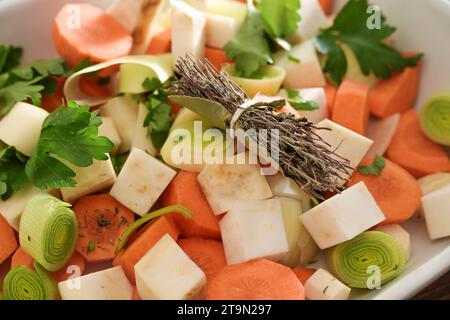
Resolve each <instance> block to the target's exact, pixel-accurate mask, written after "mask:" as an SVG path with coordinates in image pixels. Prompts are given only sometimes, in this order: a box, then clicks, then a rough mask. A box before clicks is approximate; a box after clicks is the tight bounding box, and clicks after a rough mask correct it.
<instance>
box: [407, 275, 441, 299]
mask: <svg viewBox="0 0 450 320" xmlns="http://www.w3.org/2000/svg"><path fill="white" fill-rule="evenodd" d="M414 299H417V300H450V272H448V273H447V274H446V275H445V276H443V277H442V278H440V279H439V280H437V281H436V282H435V283H433V284H432V285H430V286H429V287H428V288H426V289H425V290H424V291H422V292H421V293H419V294H418V295H417V296H415V297H414Z"/></svg>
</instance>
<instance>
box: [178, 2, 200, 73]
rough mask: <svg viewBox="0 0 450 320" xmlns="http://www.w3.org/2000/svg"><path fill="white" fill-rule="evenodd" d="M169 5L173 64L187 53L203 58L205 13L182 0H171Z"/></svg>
mask: <svg viewBox="0 0 450 320" xmlns="http://www.w3.org/2000/svg"><path fill="white" fill-rule="evenodd" d="M171 5H172V56H173V62H174V64H175V63H176V62H177V60H178V58H180V57H182V56H184V55H185V54H187V53H190V54H192V55H194V56H195V57H198V58H203V57H204V55H205V44H206V17H205V15H204V14H203V13H202V12H200V11H199V10H197V9H195V8H194V7H192V6H190V5H188V4H187V3H185V2H183V1H172V3H171Z"/></svg>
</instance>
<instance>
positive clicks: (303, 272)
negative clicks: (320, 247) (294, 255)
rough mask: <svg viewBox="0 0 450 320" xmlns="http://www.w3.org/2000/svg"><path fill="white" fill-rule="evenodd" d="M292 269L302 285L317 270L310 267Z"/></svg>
mask: <svg viewBox="0 0 450 320" xmlns="http://www.w3.org/2000/svg"><path fill="white" fill-rule="evenodd" d="M292 271H294V273H295V275H296V276H297V278H298V280H300V282H301V283H302V284H303V285H304V284H305V283H306V281H308V279H309V278H310V277H311V276H312V275H313V274H314V273H315V272H316V271H317V270H316V269H312V268H293V269H292Z"/></svg>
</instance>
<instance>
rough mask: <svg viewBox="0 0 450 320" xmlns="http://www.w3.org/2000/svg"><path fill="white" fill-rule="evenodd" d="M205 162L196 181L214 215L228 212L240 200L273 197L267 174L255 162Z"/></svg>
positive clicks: (235, 157)
mask: <svg viewBox="0 0 450 320" xmlns="http://www.w3.org/2000/svg"><path fill="white" fill-rule="evenodd" d="M232 159H233V161H234V164H213V165H207V166H206V167H205V168H204V169H203V170H202V172H200V174H199V176H198V182H199V184H200V187H201V188H202V190H203V193H204V194H205V196H206V199H207V200H208V203H209V205H210V206H211V209H212V210H213V212H214V214H215V215H220V214H222V213H225V212H227V211H228V210H229V209H231V208H232V207H233V205H234V204H235V203H236V202H238V201H239V200H264V199H268V198H271V197H272V191H271V190H270V187H269V184H268V183H267V180H266V177H265V176H264V175H262V174H261V168H260V166H259V165H257V164H248V162H246V164H239V163H238V162H237V159H238V156H234V157H233V158H232Z"/></svg>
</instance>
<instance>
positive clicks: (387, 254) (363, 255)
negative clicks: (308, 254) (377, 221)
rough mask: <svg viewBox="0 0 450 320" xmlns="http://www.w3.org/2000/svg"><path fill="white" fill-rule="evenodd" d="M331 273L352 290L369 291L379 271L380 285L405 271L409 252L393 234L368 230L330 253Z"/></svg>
mask: <svg viewBox="0 0 450 320" xmlns="http://www.w3.org/2000/svg"><path fill="white" fill-rule="evenodd" d="M327 264H328V267H329V268H330V271H331V272H332V273H333V274H334V275H335V276H336V277H337V278H339V279H340V280H341V281H342V282H343V283H345V284H346V285H348V286H349V287H352V288H365V289H367V288H369V280H370V278H371V277H372V276H373V275H375V276H377V275H376V273H375V271H376V270H379V279H374V280H376V281H378V282H379V283H378V284H379V285H383V284H385V283H388V282H389V281H391V280H392V279H394V278H396V277H397V276H398V275H400V274H401V273H402V272H403V269H404V267H405V264H406V251H405V249H404V248H403V247H402V245H401V244H400V242H399V241H398V240H396V239H395V238H394V237H392V236H391V235H388V234H387V233H384V232H378V231H367V232H364V233H362V234H360V235H359V236H357V237H356V238H354V239H352V240H350V241H347V242H344V243H341V244H340V245H337V246H336V247H334V248H331V249H330V250H329V251H328V252H327Z"/></svg>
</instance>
